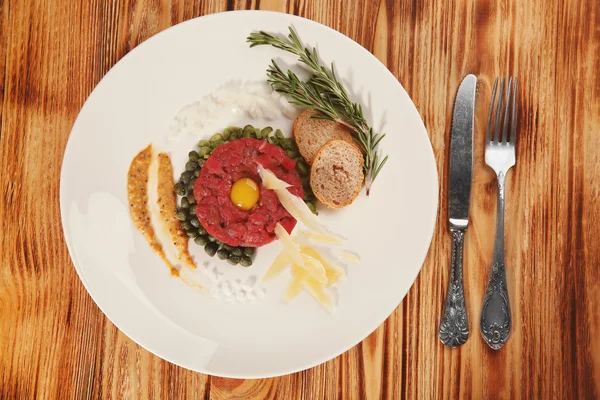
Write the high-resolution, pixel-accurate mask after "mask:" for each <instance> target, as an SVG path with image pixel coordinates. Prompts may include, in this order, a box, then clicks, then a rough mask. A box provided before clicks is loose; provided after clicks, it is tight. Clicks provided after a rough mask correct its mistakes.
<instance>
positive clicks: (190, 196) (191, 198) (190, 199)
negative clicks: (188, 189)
mask: <svg viewBox="0 0 600 400" xmlns="http://www.w3.org/2000/svg"><path fill="white" fill-rule="evenodd" d="M185 197H186V198H187V200H188V203H190V205H194V204H196V199H195V198H194V193H188V194H187V196H185Z"/></svg>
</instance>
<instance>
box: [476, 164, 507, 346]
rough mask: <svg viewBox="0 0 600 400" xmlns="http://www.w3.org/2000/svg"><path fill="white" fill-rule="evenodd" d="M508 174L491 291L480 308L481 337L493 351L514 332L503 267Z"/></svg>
mask: <svg viewBox="0 0 600 400" xmlns="http://www.w3.org/2000/svg"><path fill="white" fill-rule="evenodd" d="M505 177H506V174H505V173H504V172H502V171H501V172H500V173H498V216H497V219H496V239H495V242H494V256H493V260H492V270H491V272H490V279H489V281H488V287H487V290H486V292H485V296H484V298H483V306H482V308H481V321H480V329H481V336H483V339H484V340H485V341H486V342H487V344H488V345H489V346H490V347H491V348H492V349H494V350H499V349H500V348H502V346H504V343H506V341H507V340H508V336H509V335H510V330H511V324H512V323H511V315H510V302H509V300H508V290H507V287H506V268H505V264H504V182H505Z"/></svg>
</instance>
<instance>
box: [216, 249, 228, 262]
mask: <svg viewBox="0 0 600 400" xmlns="http://www.w3.org/2000/svg"><path fill="white" fill-rule="evenodd" d="M217 257H219V259H220V260H226V259H228V258H229V251H227V250H225V249H221V250H219V251H217Z"/></svg>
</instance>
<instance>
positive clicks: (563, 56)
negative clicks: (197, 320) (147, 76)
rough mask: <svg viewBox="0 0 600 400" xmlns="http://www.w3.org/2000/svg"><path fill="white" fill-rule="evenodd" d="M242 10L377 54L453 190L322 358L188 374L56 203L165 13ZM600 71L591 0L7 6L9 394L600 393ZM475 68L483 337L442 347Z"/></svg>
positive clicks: (3, 112) (474, 292)
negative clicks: (121, 316) (487, 300)
mask: <svg viewBox="0 0 600 400" xmlns="http://www.w3.org/2000/svg"><path fill="white" fill-rule="evenodd" d="M243 8H260V9H271V10H278V11H283V12H290V13H295V14H299V15H302V16H304V17H307V18H311V19H314V20H316V21H319V22H321V23H324V24H326V25H329V26H331V27H333V28H335V29H338V30H339V31H341V32H343V33H344V34H346V35H348V36H350V37H351V38H353V39H354V40H356V41H358V42H359V43H360V44H362V45H363V46H365V47H366V48H367V49H369V50H370V51H372V52H373V53H374V54H375V55H376V56H377V57H378V58H379V59H380V60H381V61H382V62H383V63H385V64H386V65H387V66H388V68H389V69H390V70H391V71H392V72H393V73H394V74H395V75H396V76H397V77H398V79H399V80H400V81H401V82H402V84H403V85H404V87H405V88H406V90H407V91H408V93H409V94H410V96H411V97H412V99H413V100H414V102H415V104H416V106H417V108H418V110H419V111H420V113H421V115H422V117H423V119H424V121H425V125H426V126H427V129H428V131H429V135H430V137H431V142H432V144H433V149H434V151H435V156H436V160H437V165H438V171H439V176H440V185H441V191H440V193H441V198H440V205H441V208H440V210H439V215H438V223H437V229H436V232H435V235H434V237H433V242H432V245H431V248H430V251H429V255H428V257H427V260H426V262H425V264H424V266H423V269H422V271H421V274H420V275H419V277H418V279H417V281H416V282H415V284H414V285H413V287H412V289H411V290H410V292H409V293H408V295H407V297H406V298H405V299H404V301H403V302H402V304H401V305H400V306H399V307H398V309H397V310H396V311H395V312H394V313H393V314H392V315H391V317H390V318H389V319H388V320H387V321H386V322H385V324H384V325H382V326H381V327H380V328H379V329H377V330H376V331H375V332H374V333H373V334H372V335H371V336H369V337H368V338H367V339H366V340H365V341H364V342H362V343H361V344H360V345H358V346H356V347H355V348H353V349H352V350H350V351H349V352H347V353H345V354H343V355H342V356H340V357H338V358H336V359H334V360H332V361H330V362H327V363H325V364H323V365H321V366H318V367H315V368H313V369H311V370H308V371H304V372H301V373H298V374H294V375H290V376H284V377H281V378H276V379H265V380H256V381H251V380H248V381H241V380H230V379H221V378H216V377H210V376H205V375H201V374H198V373H194V372H191V371H188V370H185V369H182V368H179V367H176V366H174V365H172V364H170V363H168V362H165V361H162V360H161V359H159V358H158V357H155V356H154V355H152V354H150V353H149V352H147V351H146V350H144V349H142V348H140V346H138V345H136V344H135V343H134V342H132V341H131V340H130V339H128V338H127V337H126V336H125V335H123V334H122V333H120V332H119V331H118V330H117V329H116V328H115V327H114V326H113V325H112V324H111V323H110V322H109V321H108V320H107V319H106V317H105V316H104V315H103V314H102V312H100V310H99V309H98V307H97V306H96V305H95V304H94V302H93V301H92V299H91V298H90V297H89V295H88V294H87V293H86V291H85V289H84V288H83V286H82V284H81V282H80V281H79V279H78V277H77V274H76V273H75V269H74V268H73V266H72V264H71V260H70V258H69V255H68V253H67V248H66V246H65V242H64V240H63V236H62V229H61V223H60V212H59V201H58V198H59V175H60V167H61V160H62V155H63V151H64V149H65V145H66V143H67V139H68V137H69V131H70V129H71V126H72V125H73V122H74V120H75V118H76V116H77V113H78V112H79V110H80V108H81V106H82V104H83V102H84V101H85V99H86V97H87V96H88V95H89V93H90V92H91V91H92V89H93V88H94V86H95V85H96V83H98V81H99V80H100V78H102V76H104V74H105V73H106V72H107V71H108V70H109V69H110V68H111V67H112V66H113V65H114V64H115V63H116V62H117V61H118V60H119V59H120V58H121V57H123V56H124V55H125V54H126V53H127V52H128V51H130V50H131V49H133V48H134V47H135V46H137V45H138V44H139V43H141V42H142V41H144V40H146V39H147V38H149V37H150V36H152V35H154V34H155V33H157V32H159V31H161V30H163V29H165V28H167V27H169V26H171V25H173V24H176V23H178V22H181V21H184V20H187V19H190V18H193V17H197V16H200V15H205V14H209V13H214V12H217V11H224V10H227V9H229V10H232V9H243ZM257 28H260V27H257ZM599 70H600V3H599V2H598V1H597V0H592V1H585V0H581V1H563V0H537V1H519V2H518V3H517V2H516V1H515V2H512V1H487V0H479V1H476V0H461V1H450V0H447V1H442V0H436V1H430V2H421V1H404V0H403V1H382V2H378V1H360V0H343V1H342V0H336V1H332V2H327V1H315V2H313V1H282V0H262V1H259V0H252V1H251V0H248V1H239V0H235V1H234V0H230V1H217V0H211V1H207V2H195V3H194V2H183V1H178V0H164V1H160V0H154V1H150V0H138V1H128V0H122V1H115V2H110V1H106V2H104V1H96V2H94V3H91V2H89V1H87V0H71V1H66V0H65V1H59V0H54V1H52V0H22V1H17V0H5V1H0V96H1V97H0V105H1V107H0V120H1V140H0V159H1V164H0V165H1V167H0V199H1V208H0V221H1V222H0V223H1V228H0V249H1V253H0V260H1V261H0V262H1V269H0V398H1V399H12V398H34V397H37V398H64V399H66V398H73V397H77V398H101V397H102V398H106V397H117V398H126V399H130V398H148V397H150V398H175V399H182V398H186V397H187V398H205V399H209V398H210V399H221V398H229V397H231V398H240V399H241V398H244V399H249V398H263V397H265V398H273V399H295V398H302V399H310V400H312V399H320V398H340V399H341V398H343V399H346V398H364V397H368V398H371V399H379V398H386V399H388V398H389V399H397V398H419V399H430V398H457V397H463V398H515V397H527V398H545V399H550V398H599V397H600V200H599V196H600V156H599V155H600V72H599ZM467 73H475V74H477V75H478V77H479V86H478V103H477V118H476V125H477V126H476V129H477V143H476V146H477V147H476V148H477V151H476V162H475V176H474V187H473V193H472V208H471V209H472V219H473V223H472V226H471V228H470V231H469V233H468V235H467V239H466V255H465V257H466V260H465V261H466V267H465V269H466V270H465V279H466V288H467V300H468V309H469V315H470V316H471V322H470V326H471V332H472V335H471V338H470V340H469V341H468V342H467V343H466V344H465V345H464V346H463V347H462V348H461V349H458V350H450V349H447V348H444V347H443V346H442V345H441V344H440V342H439V340H438V339H437V328H438V320H439V317H440V314H441V307H442V302H443V298H444V295H445V293H446V285H447V279H448V271H449V266H448V264H449V257H450V236H449V233H448V230H447V223H446V220H447V215H446V208H445V204H446V198H445V194H446V190H445V186H446V180H447V179H446V176H445V175H446V172H447V164H446V161H447V157H448V154H447V153H448V146H447V144H448V143H449V127H450V116H451V111H452V103H453V98H454V95H455V93H456V89H457V87H458V84H459V82H460V80H461V78H462V77H463V76H464V75H465V74H467ZM507 74H512V75H516V76H518V77H519V78H520V88H521V93H520V102H519V112H520V116H521V121H520V143H519V148H518V160H517V165H516V168H515V169H514V171H513V172H511V175H510V176H509V179H508V181H509V182H508V189H507V191H508V205H507V207H508V208H507V212H506V214H507V235H506V240H507V243H506V247H507V263H508V265H509V268H508V282H509V289H510V298H511V301H512V308H513V321H514V322H513V323H514V325H513V333H512V336H511V338H510V340H509V342H508V344H507V345H506V346H505V347H504V348H503V349H502V350H501V351H498V352H494V351H491V350H490V349H489V348H488V347H487V345H486V344H485V343H484V341H483V340H482V338H481V336H480V334H479V324H478V318H477V316H478V314H479V311H480V308H481V300H482V298H483V292H484V289H485V285H486V281H487V277H488V271H489V264H490V259H491V254H492V246H493V230H494V221H495V207H496V201H495V193H496V187H495V183H494V176H493V173H492V172H491V171H490V170H488V169H486V168H485V167H484V164H483V143H482V136H483V132H484V125H485V120H486V113H487V107H488V105H489V99H490V95H491V94H490V92H491V90H490V86H491V82H492V81H493V79H494V77H495V76H497V75H507ZM391 134H393V132H391Z"/></svg>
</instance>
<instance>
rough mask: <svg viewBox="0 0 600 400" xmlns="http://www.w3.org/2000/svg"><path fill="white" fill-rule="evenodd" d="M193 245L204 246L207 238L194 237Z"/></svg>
mask: <svg viewBox="0 0 600 400" xmlns="http://www.w3.org/2000/svg"><path fill="white" fill-rule="evenodd" d="M194 243H196V244H197V245H199V246H206V243H208V238H207V237H206V236H205V235H200V236H196V238H195V239H194Z"/></svg>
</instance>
